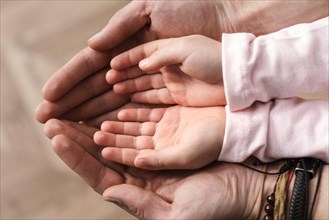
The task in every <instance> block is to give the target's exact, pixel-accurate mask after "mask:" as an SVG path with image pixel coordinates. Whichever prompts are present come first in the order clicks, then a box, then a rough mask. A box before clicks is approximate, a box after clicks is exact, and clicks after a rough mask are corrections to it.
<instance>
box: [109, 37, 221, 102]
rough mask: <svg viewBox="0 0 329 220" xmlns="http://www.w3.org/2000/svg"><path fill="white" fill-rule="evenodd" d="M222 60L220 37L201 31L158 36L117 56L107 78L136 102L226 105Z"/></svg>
mask: <svg viewBox="0 0 329 220" xmlns="http://www.w3.org/2000/svg"><path fill="white" fill-rule="evenodd" d="M221 63H222V58H221V43H220V42H219V41H215V40H212V39H210V38H207V37H205V36H200V35H191V36H187V37H180V38H171V39H164V40H157V41H152V42H149V43H146V44H142V45H140V46H137V47H135V48H133V49H131V50H128V51H126V52H124V53H122V54H120V55H118V56H116V57H115V58H113V59H112V61H111V67H112V69H111V70H110V71H109V72H108V73H107V81H108V82H109V83H110V84H114V87H113V89H114V91H115V92H116V93H119V94H129V93H131V94H132V95H131V97H132V99H133V100H134V101H136V102H142V103H152V104H160V103H161V104H180V105H183V106H193V107H197V106H218V105H225V104H226V99H225V93H224V85H223V79H222V65H221ZM136 65H139V68H140V70H139V69H138V68H136ZM145 73H148V74H146V75H145Z"/></svg>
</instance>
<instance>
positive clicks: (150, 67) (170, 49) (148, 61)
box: [139, 38, 188, 72]
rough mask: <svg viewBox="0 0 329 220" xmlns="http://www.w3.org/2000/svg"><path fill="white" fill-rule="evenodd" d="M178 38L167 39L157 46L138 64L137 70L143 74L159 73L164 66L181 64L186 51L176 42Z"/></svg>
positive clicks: (186, 54)
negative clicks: (143, 72)
mask: <svg viewBox="0 0 329 220" xmlns="http://www.w3.org/2000/svg"><path fill="white" fill-rule="evenodd" d="M178 41H179V38H172V39H167V42H164V41H163V42H162V43H161V44H159V45H158V47H157V50H155V51H154V53H152V54H150V56H149V57H147V58H145V59H143V60H141V61H140V62H139V68H140V69H141V70H143V71H145V72H153V71H159V70H160V69H161V68H162V67H164V66H170V65H175V64H181V63H183V61H184V60H185V59H186V57H187V56H188V53H187V52H186V50H182V49H181V46H179V44H177V43H176V42H178Z"/></svg>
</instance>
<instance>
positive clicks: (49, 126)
mask: <svg viewBox="0 0 329 220" xmlns="http://www.w3.org/2000/svg"><path fill="white" fill-rule="evenodd" d="M44 130H45V133H46V135H47V137H49V138H50V139H53V137H55V136H57V135H64V136H66V137H67V138H69V139H71V140H72V141H74V142H75V143H77V144H78V145H79V146H80V147H82V148H83V149H84V150H85V151H86V152H88V153H89V154H90V155H92V156H93V157H94V158H96V159H97V160H98V161H100V162H101V163H103V164H104V165H106V166H108V167H111V168H112V169H114V170H115V171H117V172H119V173H122V172H123V170H124V168H123V167H122V166H119V165H117V164H113V163H111V162H109V161H107V160H104V158H103V157H102V156H101V150H102V148H101V147H100V146H98V145H96V144H95V143H94V141H93V136H94V134H95V132H96V131H97V130H98V129H96V128H92V127H89V126H86V125H83V124H80V123H76V122H70V121H61V120H58V119H51V120H49V121H48V122H47V123H46V125H45V128H44Z"/></svg>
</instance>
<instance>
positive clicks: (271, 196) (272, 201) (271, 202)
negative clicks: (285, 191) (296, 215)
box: [266, 193, 275, 205]
mask: <svg viewBox="0 0 329 220" xmlns="http://www.w3.org/2000/svg"><path fill="white" fill-rule="evenodd" d="M266 200H267V202H268V203H270V204H271V205H274V202H275V197H274V194H273V193H272V194H271V195H269V196H267V198H266Z"/></svg>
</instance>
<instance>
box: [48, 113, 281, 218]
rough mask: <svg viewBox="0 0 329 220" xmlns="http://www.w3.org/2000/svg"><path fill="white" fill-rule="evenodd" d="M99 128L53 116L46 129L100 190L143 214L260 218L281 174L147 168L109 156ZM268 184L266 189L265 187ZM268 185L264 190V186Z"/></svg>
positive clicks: (221, 167) (225, 167)
mask: <svg viewBox="0 0 329 220" xmlns="http://www.w3.org/2000/svg"><path fill="white" fill-rule="evenodd" d="M95 131H96V129H95V128H92V127H88V126H85V125H82V124H79V123H74V122H68V121H66V122H64V121H59V120H57V119H52V120H49V121H48V122H47V124H46V126H45V132H46V134H47V136H48V137H49V138H51V139H52V146H53V149H54V151H55V152H56V153H57V155H58V156H59V157H60V158H61V159H62V160H63V161H64V162H65V163H66V164H67V165H68V166H69V167H70V168H71V169H72V170H73V171H75V172H76V173H77V174H78V175H80V176H81V177H82V178H83V179H84V180H85V181H86V182H87V183H88V184H89V185H90V186H91V187H92V188H93V189H94V190H95V191H96V192H98V193H100V194H102V195H103V197H104V198H105V199H106V200H107V201H110V202H115V203H116V204H118V205H119V206H120V207H122V208H124V209H125V210H126V211H128V212H130V213H131V214H133V215H134V216H136V217H138V218H140V219H191V218H193V219H246V218H251V219H255V218H257V217H259V214H260V213H259V212H260V211H259V210H261V207H262V206H263V204H262V203H263V202H264V201H262V200H259V199H257V198H263V197H265V195H266V194H267V193H270V192H269V191H270V190H271V189H272V187H273V186H274V183H275V177H273V178H270V177H269V178H266V179H265V180H266V184H265V185H263V184H264V177H265V176H264V175H262V174H260V173H257V172H254V171H252V170H249V169H246V168H244V167H242V166H240V165H236V164H222V163H214V164H212V165H211V166H208V167H206V168H203V169H199V170H193V171H186V170H185V171H184V170H180V171H146V170H140V169H137V168H129V167H125V166H121V165H117V164H113V163H109V162H108V161H106V160H103V159H102V157H101V156H100V150H101V147H100V146H97V145H95V144H94V143H93V140H92V136H93V134H94V133H95ZM263 186H265V187H266V188H263ZM263 189H264V190H263Z"/></svg>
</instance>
